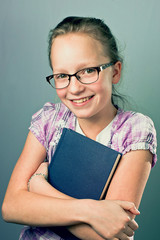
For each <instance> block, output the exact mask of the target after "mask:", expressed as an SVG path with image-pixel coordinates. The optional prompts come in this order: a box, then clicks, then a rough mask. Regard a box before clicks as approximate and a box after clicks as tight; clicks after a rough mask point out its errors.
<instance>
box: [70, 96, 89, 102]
mask: <svg viewBox="0 0 160 240" xmlns="http://www.w3.org/2000/svg"><path fill="white" fill-rule="evenodd" d="M90 98H91V97H86V98H81V99H77V100H73V102H75V103H83V102H86V101H88V100H89V99H90Z"/></svg>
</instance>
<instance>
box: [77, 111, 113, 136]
mask: <svg viewBox="0 0 160 240" xmlns="http://www.w3.org/2000/svg"><path fill="white" fill-rule="evenodd" d="M116 114H117V109H116V108H115V107H113V108H112V110H111V111H110V112H107V114H106V115H104V116H103V117H97V116H92V118H87V119H82V118H78V123H79V125H80V127H81V129H82V131H83V133H84V134H85V135H86V136H87V137H89V138H91V139H93V140H96V137H97V135H98V134H99V133H100V132H101V131H102V130H103V129H104V128H105V127H107V126H108V125H109V123H110V122H111V121H112V120H113V119H114V117H115V116H116Z"/></svg>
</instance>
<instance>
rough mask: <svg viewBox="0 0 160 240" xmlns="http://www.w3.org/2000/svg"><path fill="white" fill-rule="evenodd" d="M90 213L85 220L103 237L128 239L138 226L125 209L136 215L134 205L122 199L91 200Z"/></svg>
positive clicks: (137, 212) (136, 211)
mask: <svg viewBox="0 0 160 240" xmlns="http://www.w3.org/2000/svg"><path fill="white" fill-rule="evenodd" d="M92 207H93V210H92V214H91V215H90V216H89V219H87V222H88V223H89V224H90V225H91V226H92V228H93V229H94V230H95V231H96V232H97V233H98V234H99V235H100V236H102V237H103V238H104V239H113V238H115V237H116V238H118V239H121V240H129V237H131V236H133V235H134V231H135V230H136V229H137V228H138V224H137V223H136V222H135V220H131V219H130V217H129V215H128V214H127V213H126V211H130V212H131V213H132V214H134V215H138V214H139V211H138V210H137V209H136V208H135V205H134V204H133V203H130V202H124V201H111V200H103V201H93V206H92Z"/></svg>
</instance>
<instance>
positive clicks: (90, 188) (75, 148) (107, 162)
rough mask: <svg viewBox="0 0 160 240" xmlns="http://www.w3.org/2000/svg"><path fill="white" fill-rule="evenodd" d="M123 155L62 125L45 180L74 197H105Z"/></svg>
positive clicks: (96, 198)
mask: <svg viewBox="0 0 160 240" xmlns="http://www.w3.org/2000/svg"><path fill="white" fill-rule="evenodd" d="M121 156H122V154H121V153H119V152H117V151H115V150H113V149H111V148H108V147H106V146H104V145H103V144H101V143H98V142H96V141H94V140H92V139H90V138H87V137H86V136H83V135H81V134H79V133H77V132H75V131H73V130H71V129H67V128H64V129H63V132H62V135H61V138H60V140H59V143H58V145H57V148H56V151H55V154H54V156H53V157H52V160H51V163H50V165H49V169H48V171H49V176H48V180H49V182H50V184H51V185H52V186H53V187H55V188H56V189H57V190H59V191H61V192H63V193H65V194H67V195H69V196H71V197H74V198H79V199H82V198H91V199H95V200H99V199H104V197H105V194H106V192H107V189H108V187H109V184H110V181H111V179H112V177H113V174H114V172H115V170H116V168H117V166H118V163H119V161H120V158H121Z"/></svg>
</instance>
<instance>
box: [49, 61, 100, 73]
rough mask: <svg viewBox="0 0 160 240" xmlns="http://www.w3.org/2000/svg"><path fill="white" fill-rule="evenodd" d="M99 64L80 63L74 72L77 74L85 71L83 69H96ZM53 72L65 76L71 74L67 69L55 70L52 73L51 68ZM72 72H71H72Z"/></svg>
mask: <svg viewBox="0 0 160 240" xmlns="http://www.w3.org/2000/svg"><path fill="white" fill-rule="evenodd" d="M99 65H100V64H99V63H97V62H96V63H95V62H92V63H90V62H89V63H88V62H87V63H80V64H78V65H77V66H76V67H75V70H74V72H77V71H79V70H81V69H85V68H88V67H97V66H99ZM53 72H55V74H57V73H66V74H70V73H71V72H69V71H68V69H64V68H57V69H56V71H54V68H53ZM72 72H73V71H72Z"/></svg>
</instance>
